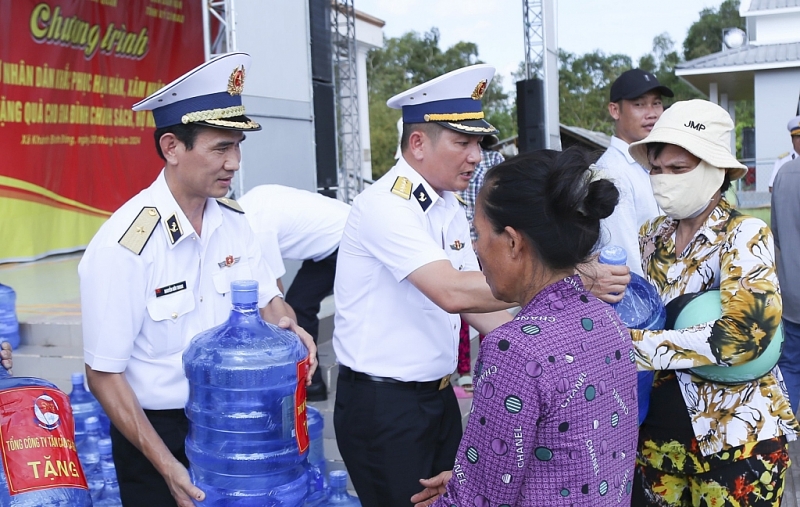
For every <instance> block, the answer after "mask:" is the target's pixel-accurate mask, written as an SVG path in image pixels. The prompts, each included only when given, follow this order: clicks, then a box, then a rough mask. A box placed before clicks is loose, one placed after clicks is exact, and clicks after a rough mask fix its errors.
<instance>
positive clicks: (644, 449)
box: [630, 100, 800, 506]
mask: <svg viewBox="0 0 800 507" xmlns="http://www.w3.org/2000/svg"><path fill="white" fill-rule="evenodd" d="M732 132H733V122H732V121H731V118H730V115H729V114H728V113H727V112H726V111H725V110H724V109H722V108H721V107H719V106H718V105H716V104H713V103H711V102H708V101H705V100H690V101H684V102H677V103H675V104H673V105H672V107H670V108H669V109H668V110H667V111H665V112H664V114H663V115H662V116H661V118H660V119H659V120H658V122H657V123H656V124H655V126H654V127H653V130H652V131H651V132H650V134H649V135H648V136H647V137H646V138H645V139H643V140H642V141H639V142H637V143H633V144H632V145H631V147H630V153H631V155H632V156H633V158H634V159H636V161H637V162H639V163H640V164H642V166H643V167H645V168H646V169H647V170H648V171H649V172H650V181H651V184H652V186H653V193H654V194H655V197H656V201H657V202H658V205H659V206H660V207H661V209H662V210H663V211H664V213H665V216H660V217H658V218H656V219H653V220H650V221H648V222H646V223H645V224H644V225H643V226H642V227H641V229H640V231H639V244H640V246H641V249H642V268H643V270H644V273H645V276H646V277H647V279H648V280H649V281H650V282H651V283H653V284H654V285H655V286H656V288H657V289H658V291H659V293H660V294H661V297H662V299H663V301H664V303H665V304H668V303H670V302H671V301H673V300H676V298H679V297H681V296H683V295H687V294H691V293H701V292H705V291H710V290H714V289H718V290H719V294H720V300H721V307H722V315H721V317H719V318H717V319H716V320H711V322H707V323H704V324H699V325H695V326H692V327H687V328H684V329H675V330H667V331H644V330H631V336H632V338H633V341H634V345H635V347H636V354H637V358H636V359H637V362H638V365H639V369H644V370H647V369H652V370H655V372H656V375H655V380H654V382H653V390H652V393H651V398H650V409H649V412H648V415H647V418H646V420H645V421H644V423H643V424H642V426H641V427H640V433H639V448H638V456H637V470H636V475H635V481H634V491H633V501H632V505H634V506H637V505H659V506H690V505H714V506H739V505H748V506H756V505H757V506H762V505H763V506H767V505H769V506H779V505H780V500H781V495H782V493H783V485H784V477H785V475H786V470H787V467H788V464H789V455H788V447H787V441H788V440H794V439H795V438H796V434H797V432H798V430H800V426H799V425H798V423H797V420H796V419H795V417H794V415H793V414H792V411H791V408H790V405H789V401H788V397H787V396H786V393H785V388H784V386H783V380H782V377H781V373H780V370H779V369H778V368H777V367H774V368H772V369H771V370H769V368H770V367H769V366H768V367H767V370H768V371H767V372H766V373H764V374H763V375H762V376H760V377H759V378H755V379H754V380H745V381H741V379H739V381H736V382H731V383H725V384H723V383H721V381H720V379H719V378H716V379H715V380H709V379H708V377H707V376H701V374H699V372H700V371H701V370H702V368H700V369H699V370H698V369H696V368H698V367H703V366H707V365H718V366H722V367H726V366H737V365H742V364H745V363H748V362H751V361H754V360H755V359H757V358H758V357H759V356H761V355H763V354H764V352H765V350H766V349H767V347H768V345H769V343H770V341H771V339H772V337H773V336H774V335H776V334H778V333H776V332H777V330H778V325H779V323H780V319H781V296H780V290H779V288H778V279H777V275H776V271H775V261H774V249H773V242H772V233H771V232H770V230H769V227H767V225H766V224H765V223H764V222H762V221H761V220H759V219H757V218H753V217H750V216H746V215H742V214H741V213H739V212H738V211H736V210H734V209H733V207H732V206H731V205H730V204H729V203H728V202H727V201H726V199H725V197H724V193H725V191H726V190H727V189H728V187H729V186H730V183H731V181H732V180H736V179H738V178H741V177H742V176H744V175H745V173H746V172H747V168H746V167H745V166H744V165H742V164H741V163H739V162H738V161H737V160H736V158H735V157H734V156H733V155H732V154H731V135H732ZM684 299H685V298H684ZM675 303H679V301H675ZM673 306H674V305H673ZM717 309H719V307H717ZM676 327H677V326H676ZM690 369H692V370H690ZM704 377H705V378H704Z"/></svg>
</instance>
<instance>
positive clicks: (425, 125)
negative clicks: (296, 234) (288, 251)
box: [333, 65, 510, 507]
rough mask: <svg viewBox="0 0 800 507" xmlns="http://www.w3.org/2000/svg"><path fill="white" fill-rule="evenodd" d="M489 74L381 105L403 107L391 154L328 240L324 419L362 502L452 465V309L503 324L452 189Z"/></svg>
mask: <svg viewBox="0 0 800 507" xmlns="http://www.w3.org/2000/svg"><path fill="white" fill-rule="evenodd" d="M493 75H494V68H492V67H490V66H488V65H475V66H472V67H466V68H463V69H459V70H456V71H453V72H450V73H448V74H445V75H443V76H440V77H438V78H436V79H434V80H432V81H429V82H427V83H424V84H422V85H419V86H417V87H415V88H412V89H411V90H408V91H406V92H403V93H401V94H399V95H397V96H395V97H393V98H391V99H390V100H389V101H388V105H389V107H393V108H396V109H402V110H403V133H402V139H401V156H400V158H399V159H398V160H397V165H395V167H394V168H392V169H391V170H390V171H389V172H388V173H387V174H386V175H384V176H383V177H382V178H381V179H380V180H378V181H377V182H376V183H375V184H374V185H372V186H371V187H369V188H368V189H366V190H365V191H364V192H362V193H361V194H360V195H359V196H358V197H356V199H355V201H354V202H353V207H352V209H351V212H350V215H349V216H348V219H347V224H346V225H345V230H344V233H343V235H342V241H341V243H340V245H339V259H338V264H337V268H336V282H335V286H334V297H335V302H336V317H335V328H334V336H333V344H334V349H335V351H336V357H337V359H338V361H339V364H340V366H339V378H338V384H337V392H336V408H335V412H334V426H335V428H336V438H337V443H338V445H339V450H340V451H341V454H342V458H343V459H344V462H345V465H346V466H347V469H348V471H349V472H350V474H351V477H352V480H353V485H354V486H355V488H356V492H357V493H358V496H359V499H360V501H361V504H362V505H363V506H364V507H391V506H404V507H405V506H408V505H410V501H409V499H410V498H411V496H412V495H413V494H415V493H417V492H418V491H419V489H420V485H419V479H422V478H427V477H433V476H434V475H436V474H438V473H440V472H442V471H443V470H449V469H450V468H452V466H453V463H454V459H455V453H456V451H457V449H458V444H459V441H460V439H461V414H460V412H459V408H458V402H457V400H456V397H455V394H454V392H453V388H452V386H451V385H450V384H449V380H450V376H451V374H452V373H453V372H454V371H455V369H456V358H457V349H458V337H459V328H460V322H461V318H460V316H459V314H461V315H463V316H464V318H465V320H467V322H469V323H470V324H471V325H472V326H473V327H475V328H476V329H478V330H479V331H480V332H483V333H488V332H489V331H491V330H492V329H494V328H495V327H496V326H498V325H500V324H502V323H505V322H507V321H508V320H510V315H509V314H508V313H507V312H505V311H502V310H503V309H505V308H508V306H509V305H508V304H507V303H503V302H500V301H497V300H496V299H494V297H492V294H491V291H490V289H489V286H488V285H487V284H486V279H485V278H484V276H483V275H482V274H481V272H480V271H479V268H478V262H477V259H476V257H475V253H474V251H473V248H472V241H471V240H470V234H469V224H468V223H467V219H466V215H465V213H464V209H463V205H462V204H461V203H460V202H459V200H458V198H457V197H456V195H455V194H454V192H456V191H461V190H464V189H466V188H467V185H468V184H469V182H470V179H471V178H472V175H473V172H474V171H475V165H476V164H477V163H478V162H479V161H480V159H481V154H480V147H479V144H478V143H479V142H480V141H481V139H482V138H483V136H484V135H489V134H495V133H497V130H496V129H495V128H494V127H492V126H491V125H490V124H489V123H487V122H486V120H485V119H484V115H483V111H482V109H481V98H482V97H483V94H484V92H485V91H486V87H487V86H488V85H489V81H491V79H492V76H493ZM481 312H485V313H481Z"/></svg>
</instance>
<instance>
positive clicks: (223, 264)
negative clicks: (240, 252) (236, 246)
mask: <svg viewBox="0 0 800 507" xmlns="http://www.w3.org/2000/svg"><path fill="white" fill-rule="evenodd" d="M239 259H241V257H234V256H233V255H229V256H227V257H225V260H224V261H222V262H218V263H217V265H218V266H219V267H221V268H229V267H231V266H233V265H234V264H236V263H237V262H239Z"/></svg>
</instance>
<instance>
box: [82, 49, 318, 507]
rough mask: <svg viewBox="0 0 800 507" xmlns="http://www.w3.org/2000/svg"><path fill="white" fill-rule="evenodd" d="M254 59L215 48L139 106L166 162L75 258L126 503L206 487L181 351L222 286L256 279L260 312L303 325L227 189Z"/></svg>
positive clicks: (186, 504)
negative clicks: (191, 452) (198, 474)
mask: <svg viewBox="0 0 800 507" xmlns="http://www.w3.org/2000/svg"><path fill="white" fill-rule="evenodd" d="M249 64H250V57H249V55H247V54H244V53H230V54H226V55H222V56H219V57H217V58H215V59H213V60H210V61H208V62H206V63H204V64H203V65H201V66H199V67H197V68H196V69H194V70H192V71H190V72H189V73H187V74H185V75H183V76H182V77H180V78H178V79H177V80H175V81H173V82H172V83H170V84H168V85H167V86H165V87H164V88H162V89H161V90H159V91H157V92H156V93H155V94H153V95H151V96H150V97H148V98H146V99H144V100H143V101H141V102H139V103H138V104H136V105H135V106H134V110H137V111H140V110H152V111H153V118H154V119H155V123H156V131H155V144H156V150H157V152H158V155H159V156H160V157H161V158H162V159H163V160H164V169H163V171H162V172H161V174H159V176H158V178H157V179H156V180H155V182H153V184H152V185H151V186H150V187H149V188H146V189H144V190H143V191H142V192H141V193H139V194H138V195H137V196H135V197H133V198H132V199H131V200H129V201H128V202H127V203H125V204H124V205H123V206H122V207H121V208H120V209H119V210H117V211H116V212H115V213H114V215H112V216H111V218H110V219H109V220H108V221H107V222H106V223H105V224H104V225H103V226H102V227H101V228H100V230H99V231H98V233H97V234H96V235H95V237H94V238H93V239H92V241H91V243H90V244H89V246H88V248H87V249H86V253H85V254H84V256H83V259H82V260H81V263H80V265H79V266H78V273H79V275H80V282H81V284H80V285H81V287H80V288H81V313H82V321H83V343H84V358H85V361H86V375H87V378H88V381H89V386H90V387H91V390H92V392H93V393H94V394H95V396H97V398H98V400H99V401H100V403H101V404H102V406H103V408H104V409H105V411H106V413H107V414H108V416H109V418H110V419H111V423H112V429H111V439H112V442H113V453H114V463H115V465H116V470H117V476H118V479H119V484H120V493H121V496H122V503H123V505H124V506H125V507H130V506H143V507H155V506H158V507H161V506H170V505H178V506H181V507H191V506H192V505H193V502H192V501H193V500H195V501H200V500H202V499H203V498H204V493H203V492H202V491H200V489H198V488H197V487H195V486H194V485H192V483H191V481H190V478H189V473H188V471H187V469H186V467H187V466H188V461H187V459H186V454H185V452H184V440H185V438H186V434H187V430H188V421H187V419H186V415H185V414H184V406H185V404H186V401H187V398H188V392H189V386H188V382H187V380H186V377H185V376H184V373H183V368H182V354H183V351H184V350H185V348H186V347H187V346H188V345H189V342H190V341H191V339H192V338H193V337H194V336H195V335H196V334H197V333H199V332H201V331H205V330H207V329H210V328H212V327H214V326H216V325H219V324H221V323H222V322H224V321H225V320H226V319H227V317H228V314H229V312H230V305H231V302H230V297H229V295H228V293H229V292H230V284H231V282H232V281H234V280H241V279H254V280H257V281H258V282H259V294H258V299H259V307H260V308H261V315H262V316H263V317H264V319H265V320H267V321H269V322H272V323H274V324H278V325H280V326H282V327H288V328H290V329H292V330H293V331H295V332H296V333H298V334H299V335H300V337H301V338H302V339H303V341H304V343H305V344H306V346H307V347H308V349H309V351H310V355H309V357H310V361H311V364H312V367H311V370H312V371H310V372H309V377H308V380H309V381H310V378H311V374H312V372H313V370H314V369H315V367H316V348H315V347H314V343H313V340H312V339H311V337H310V336H309V335H308V334H307V333H306V332H305V331H303V329H301V328H300V327H298V326H297V324H296V323H295V322H294V318H293V317H294V313H293V312H292V310H291V308H289V307H288V305H286V304H285V303H284V302H283V299H282V295H281V293H280V291H279V289H278V286H277V285H276V281H275V277H274V275H273V273H272V271H270V269H269V267H268V266H267V264H266V263H265V261H264V260H263V259H262V255H261V249H260V247H259V244H258V241H256V238H255V236H254V234H253V231H252V229H251V228H250V225H249V224H248V222H247V220H246V219H245V217H244V215H243V211H242V209H241V208H240V207H239V205H238V204H237V203H236V202H235V201H233V200H231V199H227V198H226V197H225V196H226V195H227V193H228V190H229V188H230V185H231V180H232V178H233V175H234V174H235V173H236V171H237V170H238V169H239V162H240V160H241V153H240V148H239V147H240V145H241V143H242V141H244V137H245V134H244V132H249V131H257V130H260V129H261V127H260V126H259V124H258V123H256V122H254V121H252V120H251V119H250V118H248V117H247V116H245V111H244V106H242V98H241V93H242V89H243V87H244V80H245V74H246V72H247V68H248V66H249Z"/></svg>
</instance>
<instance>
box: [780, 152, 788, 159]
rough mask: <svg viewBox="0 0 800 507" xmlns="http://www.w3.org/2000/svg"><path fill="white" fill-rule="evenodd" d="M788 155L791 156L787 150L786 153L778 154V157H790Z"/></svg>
mask: <svg viewBox="0 0 800 507" xmlns="http://www.w3.org/2000/svg"><path fill="white" fill-rule="evenodd" d="M788 156H789V152H788V151H787V152H786V153H781V154H780V155H778V158H784V157H788Z"/></svg>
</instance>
